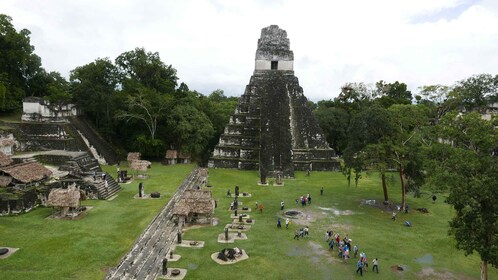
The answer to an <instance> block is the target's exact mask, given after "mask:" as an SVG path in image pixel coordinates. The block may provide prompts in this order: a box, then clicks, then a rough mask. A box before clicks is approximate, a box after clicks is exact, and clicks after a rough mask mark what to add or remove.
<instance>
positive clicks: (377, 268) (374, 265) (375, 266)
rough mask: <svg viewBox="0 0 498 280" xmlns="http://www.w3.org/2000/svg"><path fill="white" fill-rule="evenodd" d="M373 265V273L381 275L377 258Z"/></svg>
mask: <svg viewBox="0 0 498 280" xmlns="http://www.w3.org/2000/svg"><path fill="white" fill-rule="evenodd" d="M372 264H373V266H372V271H375V272H377V273H379V260H378V259H377V258H375V259H373V261H372Z"/></svg>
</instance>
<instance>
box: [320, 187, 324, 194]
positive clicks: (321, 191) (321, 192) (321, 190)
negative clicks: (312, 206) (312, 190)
mask: <svg viewBox="0 0 498 280" xmlns="http://www.w3.org/2000/svg"><path fill="white" fill-rule="evenodd" d="M320 195H323V187H322V188H321V189H320Z"/></svg>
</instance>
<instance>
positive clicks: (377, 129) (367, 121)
mask: <svg viewBox="0 0 498 280" xmlns="http://www.w3.org/2000/svg"><path fill="white" fill-rule="evenodd" d="M393 131H394V128H393V127H392V121H391V115H390V113H389V111H388V110H386V109H385V108H383V107H381V106H378V105H372V106H370V107H368V108H366V109H365V110H363V111H360V112H359V113H358V114H356V115H355V116H354V117H353V118H352V119H351V123H350V126H349V128H348V145H347V147H346V149H344V154H343V157H344V165H345V168H346V171H347V172H346V174H347V178H348V185H349V180H350V179H351V171H352V170H354V171H355V173H356V174H357V176H358V172H359V171H361V170H363V169H365V167H366V164H369V165H372V160H373V158H374V157H375V156H373V155H372V156H370V155H368V154H365V152H367V151H364V149H365V147H367V146H368V145H371V144H379V143H381V142H382V141H387V140H384V139H385V138H386V137H389V136H390V135H391V134H392V133H393ZM378 160H380V159H378ZM382 160H383V161H385V162H387V159H382ZM384 196H385V197H387V193H385V195H384Z"/></svg>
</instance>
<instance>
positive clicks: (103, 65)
mask: <svg viewBox="0 0 498 280" xmlns="http://www.w3.org/2000/svg"><path fill="white" fill-rule="evenodd" d="M70 81H71V83H72V84H71V89H72V93H73V97H74V99H75V101H76V103H77V104H78V106H79V107H80V109H81V110H82V111H83V112H85V113H86V114H87V115H88V116H89V117H90V118H91V119H92V121H93V123H94V124H95V125H96V127H97V128H100V129H101V130H104V129H103V128H111V127H112V124H113V115H114V111H115V108H116V107H117V106H116V103H117V101H118V99H117V96H116V92H117V88H118V85H119V73H118V71H117V68H116V67H115V66H114V64H113V63H112V62H111V61H110V60H109V59H108V58H98V59H96V60H95V61H94V62H91V63H89V64H86V65H83V66H79V67H76V69H74V70H72V71H71V75H70Z"/></svg>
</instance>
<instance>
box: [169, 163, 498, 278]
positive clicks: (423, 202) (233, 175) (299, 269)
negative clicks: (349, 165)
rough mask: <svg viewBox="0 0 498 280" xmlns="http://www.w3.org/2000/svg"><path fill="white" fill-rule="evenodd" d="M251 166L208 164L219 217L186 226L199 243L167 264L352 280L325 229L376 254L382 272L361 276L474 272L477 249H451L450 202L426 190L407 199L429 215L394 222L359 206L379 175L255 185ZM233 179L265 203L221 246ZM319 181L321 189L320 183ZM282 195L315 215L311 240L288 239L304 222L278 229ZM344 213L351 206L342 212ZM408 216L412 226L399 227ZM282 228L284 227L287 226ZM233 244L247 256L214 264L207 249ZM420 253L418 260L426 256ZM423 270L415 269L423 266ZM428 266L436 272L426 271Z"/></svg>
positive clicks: (197, 273) (201, 270)
mask: <svg viewBox="0 0 498 280" xmlns="http://www.w3.org/2000/svg"><path fill="white" fill-rule="evenodd" d="M257 181H258V178H257V173H256V172H240V171H232V170H221V169H218V170H210V176H209V182H210V184H211V185H212V186H213V188H212V189H213V192H214V195H215V196H216V197H217V198H218V205H219V206H218V208H217V210H216V217H218V218H219V220H220V223H219V224H218V225H217V226H215V227H209V228H203V229H192V230H188V231H187V232H186V233H185V235H184V239H187V240H191V239H194V240H204V241H206V246H205V248H203V249H200V250H199V249H197V250H196V249H191V248H178V249H177V252H178V253H179V254H180V255H182V259H181V260H180V261H179V262H177V263H172V264H171V266H172V267H180V268H188V269H189V270H188V274H187V278H188V279H230V277H229V275H231V276H234V275H240V277H241V279H354V278H356V277H359V275H358V276H357V275H355V261H354V260H353V259H351V260H349V263H344V262H343V261H341V260H340V259H339V258H338V257H337V251H334V252H331V251H328V247H327V244H326V243H325V241H324V237H325V232H326V231H327V230H328V229H332V230H334V232H339V233H340V234H341V236H344V235H345V234H348V235H349V237H350V238H351V239H353V244H355V243H356V244H358V246H359V248H360V252H361V251H364V252H365V253H366V254H367V257H368V259H369V260H370V261H371V260H372V259H373V258H375V257H377V258H378V259H379V266H380V273H381V274H380V275H376V274H373V273H372V272H367V273H366V274H365V275H364V278H365V279H366V278H375V279H399V278H403V279H441V278H442V277H443V274H444V273H446V272H451V274H445V275H446V276H452V277H453V278H447V279H474V278H476V279H477V278H479V259H478V257H477V256H476V255H473V256H468V257H465V256H464V254H463V252H461V251H457V250H456V249H455V244H454V241H453V240H452V238H451V237H450V236H448V234H447V231H448V220H449V219H450V217H451V215H452V212H453V211H452V209H451V207H450V206H448V205H446V204H444V203H443V200H444V199H443V198H442V197H440V198H439V199H438V200H437V202H436V203H435V204H433V203H432V200H431V199H430V198H429V197H428V196H425V197H424V198H420V199H416V198H413V197H409V198H408V203H409V205H410V207H411V208H412V209H415V208H419V207H426V208H428V209H429V211H430V213H429V214H421V213H419V212H416V211H411V213H409V214H404V213H400V214H398V220H397V221H396V222H392V221H391V214H392V213H391V212H383V211H381V210H380V209H379V208H375V207H372V206H365V205H363V206H362V205H361V204H360V202H361V200H362V199H375V200H377V201H382V198H383V196H382V191H381V186H380V184H379V182H380V181H379V179H378V177H377V176H376V175H371V176H367V175H364V178H363V179H362V180H361V181H360V185H359V186H358V187H357V188H356V187H354V186H352V187H349V188H348V187H347V182H346V180H345V177H344V176H342V175H341V174H340V173H330V172H313V173H312V175H311V176H310V177H306V176H304V173H302V172H301V173H297V175H296V179H295V180H285V182H284V183H285V186H283V187H274V186H258V185H257ZM235 185H238V186H239V187H240V190H241V192H250V193H251V194H252V197H250V198H243V197H241V199H240V200H241V201H242V202H243V203H244V205H247V206H249V207H251V208H254V206H255V202H256V201H258V202H259V203H263V205H264V211H263V214H260V213H256V212H252V213H251V216H252V217H253V218H254V219H255V220H256V221H255V224H254V225H253V227H252V228H251V230H250V231H248V232H247V235H248V240H238V241H235V244H234V245H225V244H219V243H217V242H216V237H217V236H218V234H219V233H222V232H223V227H224V226H225V225H226V224H227V223H229V222H230V219H229V211H227V208H228V205H229V203H230V199H229V198H227V197H226V192H227V189H228V188H230V189H231V192H232V194H233V193H234V186H235ZM322 186H323V187H324V190H325V191H324V195H323V196H320V192H319V189H320V187H322ZM399 189H400V188H398V187H395V188H390V189H389V192H390V196H391V200H393V199H394V200H398V201H399V199H400V191H399ZM308 192H309V193H310V194H311V196H312V204H311V206H306V207H305V208H302V206H301V205H295V203H294V200H295V198H297V197H298V196H300V195H302V194H307V193H308ZM281 199H283V200H284V201H285V205H286V210H287V209H291V208H297V209H299V210H303V211H305V212H307V213H310V214H311V216H314V217H315V218H316V220H315V221H310V222H309V223H308V225H309V227H310V234H311V236H310V238H308V239H307V240H299V241H297V240H293V232H294V229H296V228H300V227H302V226H300V225H297V224H296V223H291V226H290V229H289V230H286V229H285V228H283V229H277V228H276V221H277V217H278V216H280V215H281V214H282V213H281V211H280V208H279V207H280V200H281ZM319 207H322V208H334V209H337V210H342V211H344V210H351V211H352V213H353V214H352V215H339V216H336V215H334V214H333V213H332V212H331V211H328V210H323V209H320V208H319ZM346 213H348V212H346ZM405 220H410V221H411V222H412V224H413V227H410V228H409V227H405V226H403V222H404V221H405ZM284 227H285V226H284ZM234 246H237V247H239V248H241V249H244V250H246V252H247V253H248V255H249V259H248V260H245V261H242V262H239V263H237V264H233V265H229V266H221V265H217V264H215V263H214V262H213V261H212V260H211V259H210V255H211V254H212V253H213V252H216V251H219V250H221V249H223V248H225V247H234ZM426 255H431V256H432V263H421V262H417V261H416V260H415V259H417V258H422V257H424V256H426ZM427 259H428V258H427V256H426V258H424V259H423V260H427ZM397 264H400V265H404V266H406V267H407V268H408V269H407V271H405V272H403V273H399V272H393V271H392V270H391V269H390V267H391V266H394V265H397ZM424 268H425V269H426V271H427V273H426V274H423V275H422V274H420V272H421V270H422V269H424ZM428 269H432V270H433V271H434V273H432V274H429V271H430V270H428ZM489 275H490V279H498V272H497V270H496V269H490V270H489Z"/></svg>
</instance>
